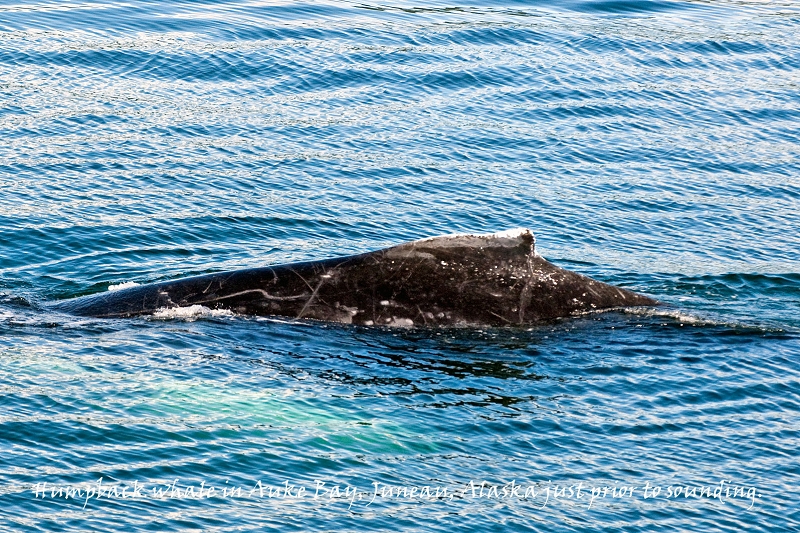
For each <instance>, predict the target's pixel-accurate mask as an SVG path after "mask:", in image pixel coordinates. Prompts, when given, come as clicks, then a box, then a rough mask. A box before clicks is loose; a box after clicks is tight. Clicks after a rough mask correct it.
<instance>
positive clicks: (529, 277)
mask: <svg viewBox="0 0 800 533" xmlns="http://www.w3.org/2000/svg"><path fill="white" fill-rule="evenodd" d="M656 304H658V302H656V301H655V300H653V299H651V298H649V297H646V296H642V295H639V294H636V293H634V292H631V291H628V290H626V289H621V288H618V287H614V286H611V285H608V284H605V283H602V282H599V281H596V280H593V279H591V278H588V277H586V276H583V275H581V274H577V273H575V272H571V271H568V270H565V269H562V268H559V267H557V266H555V265H553V264H552V263H549V262H548V261H546V260H545V259H544V258H542V257H540V256H539V255H538V254H537V253H536V251H535V238H534V235H533V233H532V232H530V231H529V230H527V229H519V230H510V231H505V232H502V233H495V234H489V235H444V236H439V237H433V238H427V239H422V240H418V241H413V242H409V243H404V244H401V245H398V246H393V247H391V248H386V249H383V250H378V251H375V252H370V253H366V254H360V255H354V256H348V257H340V258H333V259H327V260H323V261H310V262H304V263H294V264H288V265H277V266H270V267H262V268H254V269H247V270H239V271H233V272H223V273H218V274H209V275H205V276H196V277H193V278H186V279H180V280H174V281H167V282H162V283H156V284H151V285H145V286H139V287H132V288H129V289H123V290H119V291H113V292H107V293H102V294H99V295H93V296H88V297H83V298H77V299H75V300H70V301H65V302H61V303H59V304H57V307H58V308H59V309H60V310H63V311H67V312H71V313H74V314H79V315H88V316H98V317H129V316H137V315H143V314H152V313H154V312H157V311H158V310H160V309H169V308H176V307H179V308H184V307H188V306H193V305H200V306H204V307H206V308H209V309H226V310H230V311H232V312H235V313H240V314H246V315H264V316H268V315H277V316H288V317H293V318H314V319H319V320H327V321H335V322H342V323H357V324H363V325H392V326H413V325H427V326H433V325H509V324H514V325H524V324H531V323H537V322H540V321H542V320H551V319H554V318H558V317H564V316H575V315H579V314H582V313H586V312H591V311H594V310H599V309H607V308H613V307H630V306H641V305H656Z"/></svg>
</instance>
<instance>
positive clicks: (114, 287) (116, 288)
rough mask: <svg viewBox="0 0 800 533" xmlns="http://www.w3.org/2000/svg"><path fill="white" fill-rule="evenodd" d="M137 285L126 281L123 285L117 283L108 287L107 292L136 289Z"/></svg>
mask: <svg viewBox="0 0 800 533" xmlns="http://www.w3.org/2000/svg"><path fill="white" fill-rule="evenodd" d="M138 286H139V284H138V283H136V282H135V281H126V282H124V283H117V284H116V285H113V284H112V285H109V286H108V290H110V291H120V290H122V289H130V288H131V287H138Z"/></svg>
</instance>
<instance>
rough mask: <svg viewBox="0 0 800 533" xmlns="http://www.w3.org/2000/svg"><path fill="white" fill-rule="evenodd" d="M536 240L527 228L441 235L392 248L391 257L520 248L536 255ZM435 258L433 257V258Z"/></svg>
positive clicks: (523, 251) (527, 253)
mask: <svg viewBox="0 0 800 533" xmlns="http://www.w3.org/2000/svg"><path fill="white" fill-rule="evenodd" d="M535 244H536V239H535V238H534V236H533V232H531V230H529V229H527V228H514V229H510V230H506V231H501V232H497V233H486V234H470V233H456V234H452V235H439V236H437V237H428V238H426V239H420V240H418V241H412V242H408V243H405V244H401V245H399V246H395V247H393V248H390V249H389V250H388V251H387V252H388V253H389V254H390V256H398V257H400V256H402V257H409V256H422V255H430V254H425V252H424V251H423V250H435V249H441V248H519V251H520V252H522V254H523V255H525V256H528V255H533V254H535V251H534V248H535ZM431 257H433V256H431Z"/></svg>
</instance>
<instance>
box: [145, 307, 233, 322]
mask: <svg viewBox="0 0 800 533" xmlns="http://www.w3.org/2000/svg"><path fill="white" fill-rule="evenodd" d="M209 316H233V311H231V310H229V309H209V308H208V307H206V306H204V305H197V304H195V305H190V306H188V307H162V308H161V309H159V310H157V311H156V312H155V313H153V317H154V318H161V319H174V318H179V319H180V318H182V319H191V318H202V317H209Z"/></svg>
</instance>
